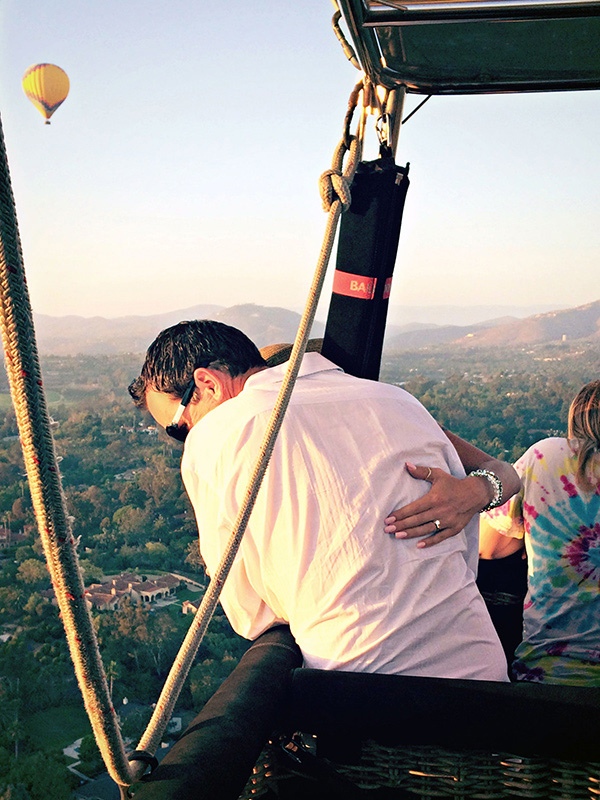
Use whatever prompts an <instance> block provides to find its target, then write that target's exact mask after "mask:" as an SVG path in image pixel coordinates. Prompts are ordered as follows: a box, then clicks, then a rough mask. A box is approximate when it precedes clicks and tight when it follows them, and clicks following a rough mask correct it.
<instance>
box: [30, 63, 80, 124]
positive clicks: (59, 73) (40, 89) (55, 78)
mask: <svg viewBox="0 0 600 800" xmlns="http://www.w3.org/2000/svg"><path fill="white" fill-rule="evenodd" d="M23 91H24V92H25V94H26V95H27V97H28V98H29V99H30V100H31V102H32V103H33V105H34V106H35V107H36V108H37V109H38V111H40V113H41V114H43V116H44V117H45V118H46V125H49V124H50V117H51V116H52V114H54V112H55V111H56V109H57V108H58V107H59V105H60V104H61V103H62V102H63V101H64V99H65V98H66V96H67V95H68V94H69V78H68V76H67V73H66V72H65V71H64V70H63V69H61V68H60V67H57V66H56V65H55V64H34V65H33V66H32V67H29V69H28V70H26V72H25V74H24V75H23Z"/></svg>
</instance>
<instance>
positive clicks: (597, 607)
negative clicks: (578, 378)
mask: <svg viewBox="0 0 600 800" xmlns="http://www.w3.org/2000/svg"><path fill="white" fill-rule="evenodd" d="M568 435H569V438H568V439H560V438H552V439H544V440H543V441H541V442H539V443H538V444H536V445H534V446H533V447H530V448H529V450H528V451H527V452H526V453H525V455H524V456H522V458H520V459H519V461H518V462H517V463H516V464H515V468H516V470H517V472H518V473H519V475H520V476H521V478H522V482H523V487H522V489H521V492H520V493H519V494H517V495H515V496H514V497H513V498H512V499H511V500H510V501H508V502H507V503H505V504H504V505H503V506H500V507H499V508H497V509H494V510H493V511H490V512H488V513H487V514H484V515H482V525H481V549H482V554H483V555H484V556H485V557H488V558H490V557H500V556H501V555H508V554H509V553H510V552H512V551H515V550H517V549H519V547H522V546H523V541H524V543H525V548H526V550H527V558H528V594H527V597H526V599H525V607H524V613H523V618H524V630H523V642H522V644H521V645H519V647H518V648H517V651H516V656H515V661H514V663H513V670H512V671H513V676H514V678H516V679H517V680H528V681H543V682H547V683H566V684H575V685H585V686H600V454H599V448H600V381H595V382H594V383H590V384H588V385H587V386H584V388H583V389H582V390H581V391H580V392H579V394H578V395H577V397H576V398H575V400H574V401H573V403H572V404H571V408H570V410H569V434H568ZM507 536H508V537H514V539H513V540H512V544H511V543H510V541H507V540H506V539H505V538H504V537H507Z"/></svg>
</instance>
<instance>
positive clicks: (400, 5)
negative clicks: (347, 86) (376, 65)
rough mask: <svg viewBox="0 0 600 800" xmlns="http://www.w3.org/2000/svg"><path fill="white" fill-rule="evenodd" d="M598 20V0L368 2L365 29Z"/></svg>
mask: <svg viewBox="0 0 600 800" xmlns="http://www.w3.org/2000/svg"><path fill="white" fill-rule="evenodd" d="M597 16H600V2H597V0H556V2H553V1H552V0H544V2H535V0H534V2H531V1H529V2H521V1H520V0H487V2H486V1H485V0H484V2H482V1H481V0H458V2H456V0H430V1H429V0H378V2H372V0H367V8H366V10H365V14H364V18H363V22H362V25H363V26H364V27H366V28H377V27H380V26H382V25H386V26H390V25H410V24H411V23H412V24H415V23H419V24H423V23H437V24H440V23H441V24H443V23H445V22H477V21H478V20H489V21H494V22H516V21H524V20H531V21H533V20H544V19H576V18H579V17H597Z"/></svg>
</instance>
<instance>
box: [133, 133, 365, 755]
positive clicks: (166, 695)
mask: <svg viewBox="0 0 600 800" xmlns="http://www.w3.org/2000/svg"><path fill="white" fill-rule="evenodd" d="M361 151H362V141H361V140H360V139H359V138H358V137H352V141H351V143H350V148H349V149H348V148H347V147H346V143H345V141H344V140H342V141H341V142H340V144H339V145H338V147H337V148H336V151H335V153H334V157H333V162H332V168H331V169H330V170H327V171H326V172H325V173H324V175H323V176H322V177H321V180H320V184H324V183H327V182H328V181H329V179H330V178H331V176H335V177H336V181H335V185H336V187H338V188H339V190H340V192H341V193H342V194H343V196H344V199H343V200H342V198H341V197H340V196H339V195H337V191H338V189H337V188H336V189H332V190H331V192H329V191H328V190H327V195H328V197H329V196H330V194H331V203H330V204H329V216H328V219H327V224H326V228H325V235H324V237H323V244H322V247H321V251H320V253H319V258H318V261H317V266H316V269H315V273H314V276H313V281H312V284H311V287H310V290H309V294H308V298H307V301H306V306H305V308H304V312H303V314H302V317H301V319H300V324H299V326H298V332H297V334H296V339H295V341H294V346H293V347H292V352H291V355H290V359H289V364H288V368H287V371H286V374H285V376H284V378H283V381H282V384H281V388H280V390H279V394H278V396H277V400H276V401H275V405H274V407H273V411H272V412H271V417H270V420H269V423H268V425H267V429H266V431H265V435H264V438H263V441H262V444H261V447H260V451H259V455H258V457H257V459H256V462H255V465H254V470H253V473H252V476H251V478H250V481H249V483H248V486H247V488H246V493H245V496H244V500H243V502H242V505H241V507H240V510H239V512H238V516H237V519H236V521H235V525H234V527H233V532H232V534H231V536H230V539H229V542H228V543H227V548H226V550H225V553H224V554H223V557H222V559H221V563H220V564H219V567H218V569H217V571H216V572H215V574H214V575H213V577H212V579H211V581H210V584H209V586H208V589H207V590H206V593H205V595H204V597H203V598H202V603H201V604H200V608H199V609H198V611H197V612H196V614H195V616H194V619H193V621H192V624H191V625H190V628H189V630H188V632H187V634H186V637H185V639H184V641H183V644H182V646H181V649H180V651H179V653H178V655H177V657H176V658H175V662H174V663H173V666H172V667H171V671H170V672H169V675H168V677H167V680H166V682H165V685H164V687H163V690H162V692H161V695H160V697H159V699H158V702H157V704H156V708H155V710H154V714H153V715H152V718H151V720H150V723H149V724H148V727H147V729H146V731H145V732H144V734H143V736H142V738H141V739H140V742H139V744H138V750H143V751H145V752H149V753H153V752H154V751H155V750H156V748H157V747H158V744H159V743H160V739H161V738H162V734H163V732H164V730H165V728H166V726H167V724H168V722H169V719H170V718H171V714H172V713H173V709H174V707H175V703H176V702H177V698H178V697H179V693H180V692H181V689H182V687H183V684H184V682H185V679H186V677H187V674H188V672H189V670H190V668H191V666H192V662H193V660H194V657H195V655H196V652H197V650H198V647H199V646H200V643H201V642H202V638H203V636H204V634H205V632H206V629H207V628H208V624H209V622H210V620H211V619H212V616H213V614H214V612H215V608H216V606H217V603H218V600H219V595H220V594H221V590H222V588H223V584H224V583H225V579H226V578H227V575H228V574H229V570H230V569H231V566H232V564H233V562H234V559H235V557H236V554H237V552H238V549H239V547H240V544H241V541H242V537H243V536H244V533H245V531H246V527H247V525H248V520H249V518H250V514H251V513H252V509H253V507H254V503H255V501H256V497H257V495H258V491H259V489H260V487H261V484H262V480H263V477H264V474H265V472H266V469H267V467H268V465H269V460H270V458H271V454H272V452H273V448H274V446H275V441H276V439H277V434H278V433H279V430H280V428H281V424H282V422H283V418H284V415H285V412H286V410H287V407H288V404H289V401H290V397H291V394H292V390H293V388H294V383H295V381H296V377H297V375H298V371H299V369H300V365H301V363H302V357H303V355H304V352H305V350H306V345H307V343H308V338H309V334H310V329H311V326H312V323H313V320H314V316H315V312H316V309H317V305H318V302H319V297H320V294H321V289H322V287H323V281H324V278H325V274H326V271H327V265H328V263H329V259H330V257H331V251H332V249H333V242H334V239H335V233H336V229H337V223H338V220H339V217H340V215H341V214H342V211H343V208H344V204H345V203H348V204H349V202H350V192H349V189H348V187H349V185H350V183H351V182H352V178H353V177H354V173H355V172H356V168H357V167H358V164H359V162H360V156H361ZM346 152H348V162H347V165H346V168H345V169H344V170H343V171H342V166H343V159H344V155H345V154H346ZM334 194H336V196H333V195H334Z"/></svg>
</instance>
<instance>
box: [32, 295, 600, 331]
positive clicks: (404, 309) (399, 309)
mask: <svg viewBox="0 0 600 800" xmlns="http://www.w3.org/2000/svg"><path fill="white" fill-rule="evenodd" d="M323 300H324V301H326V303H325V302H323V303H321V305H320V311H321V313H318V314H317V316H316V318H315V319H316V321H318V322H321V323H324V322H325V320H326V318H327V310H328V303H329V295H328V296H327V297H324V298H323ZM589 302H595V301H589ZM201 305H202V306H215V307H218V308H223V309H224V308H232V307H235V306H243V305H256V306H264V307H266V308H285V309H287V310H288V311H293V312H296V313H298V314H301V313H302V311H303V308H302V307H299V306H298V307H294V308H290V307H287V306H271V305H267V304H265V303H253V302H250V301H248V302H247V303H235V304H233V305H232V306H222V305H221V304H219V303H197V304H194V305H193V306H186V307H185V308H167V309H165V308H163V309H161V310H157V311H156V312H154V313H150V314H119V315H114V316H108V315H104V314H92V315H86V314H46V313H44V312H38V311H36V310H35V309H34V314H35V315H36V316H37V315H39V316H44V317H52V318H57V319H60V318H61V317H71V316H75V317H81V318H83V319H94V318H99V319H106V320H117V319H122V318H126V317H140V318H149V317H157V316H163V315H172V314H174V313H175V312H181V313H184V312H185V311H187V310H191V309H193V308H196V307H198V306H201ZM582 305H585V304H582ZM569 307H570V306H568V305H565V304H564V303H563V304H558V305H557V304H549V305H545V304H527V305H517V304H512V305H500V304H492V305H483V304H476V303H473V304H471V305H456V304H445V303H440V304H427V305H416V304H413V305H409V304H391V305H390V306H389V308H388V315H387V325H388V326H390V325H404V324H413V323H431V324H437V325H471V324H476V323H478V322H487V321H488V320H493V319H496V318H501V317H505V316H514V317H517V318H525V317H528V316H532V315H534V314H544V313H547V312H552V311H560V310H563V309H566V308H569Z"/></svg>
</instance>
